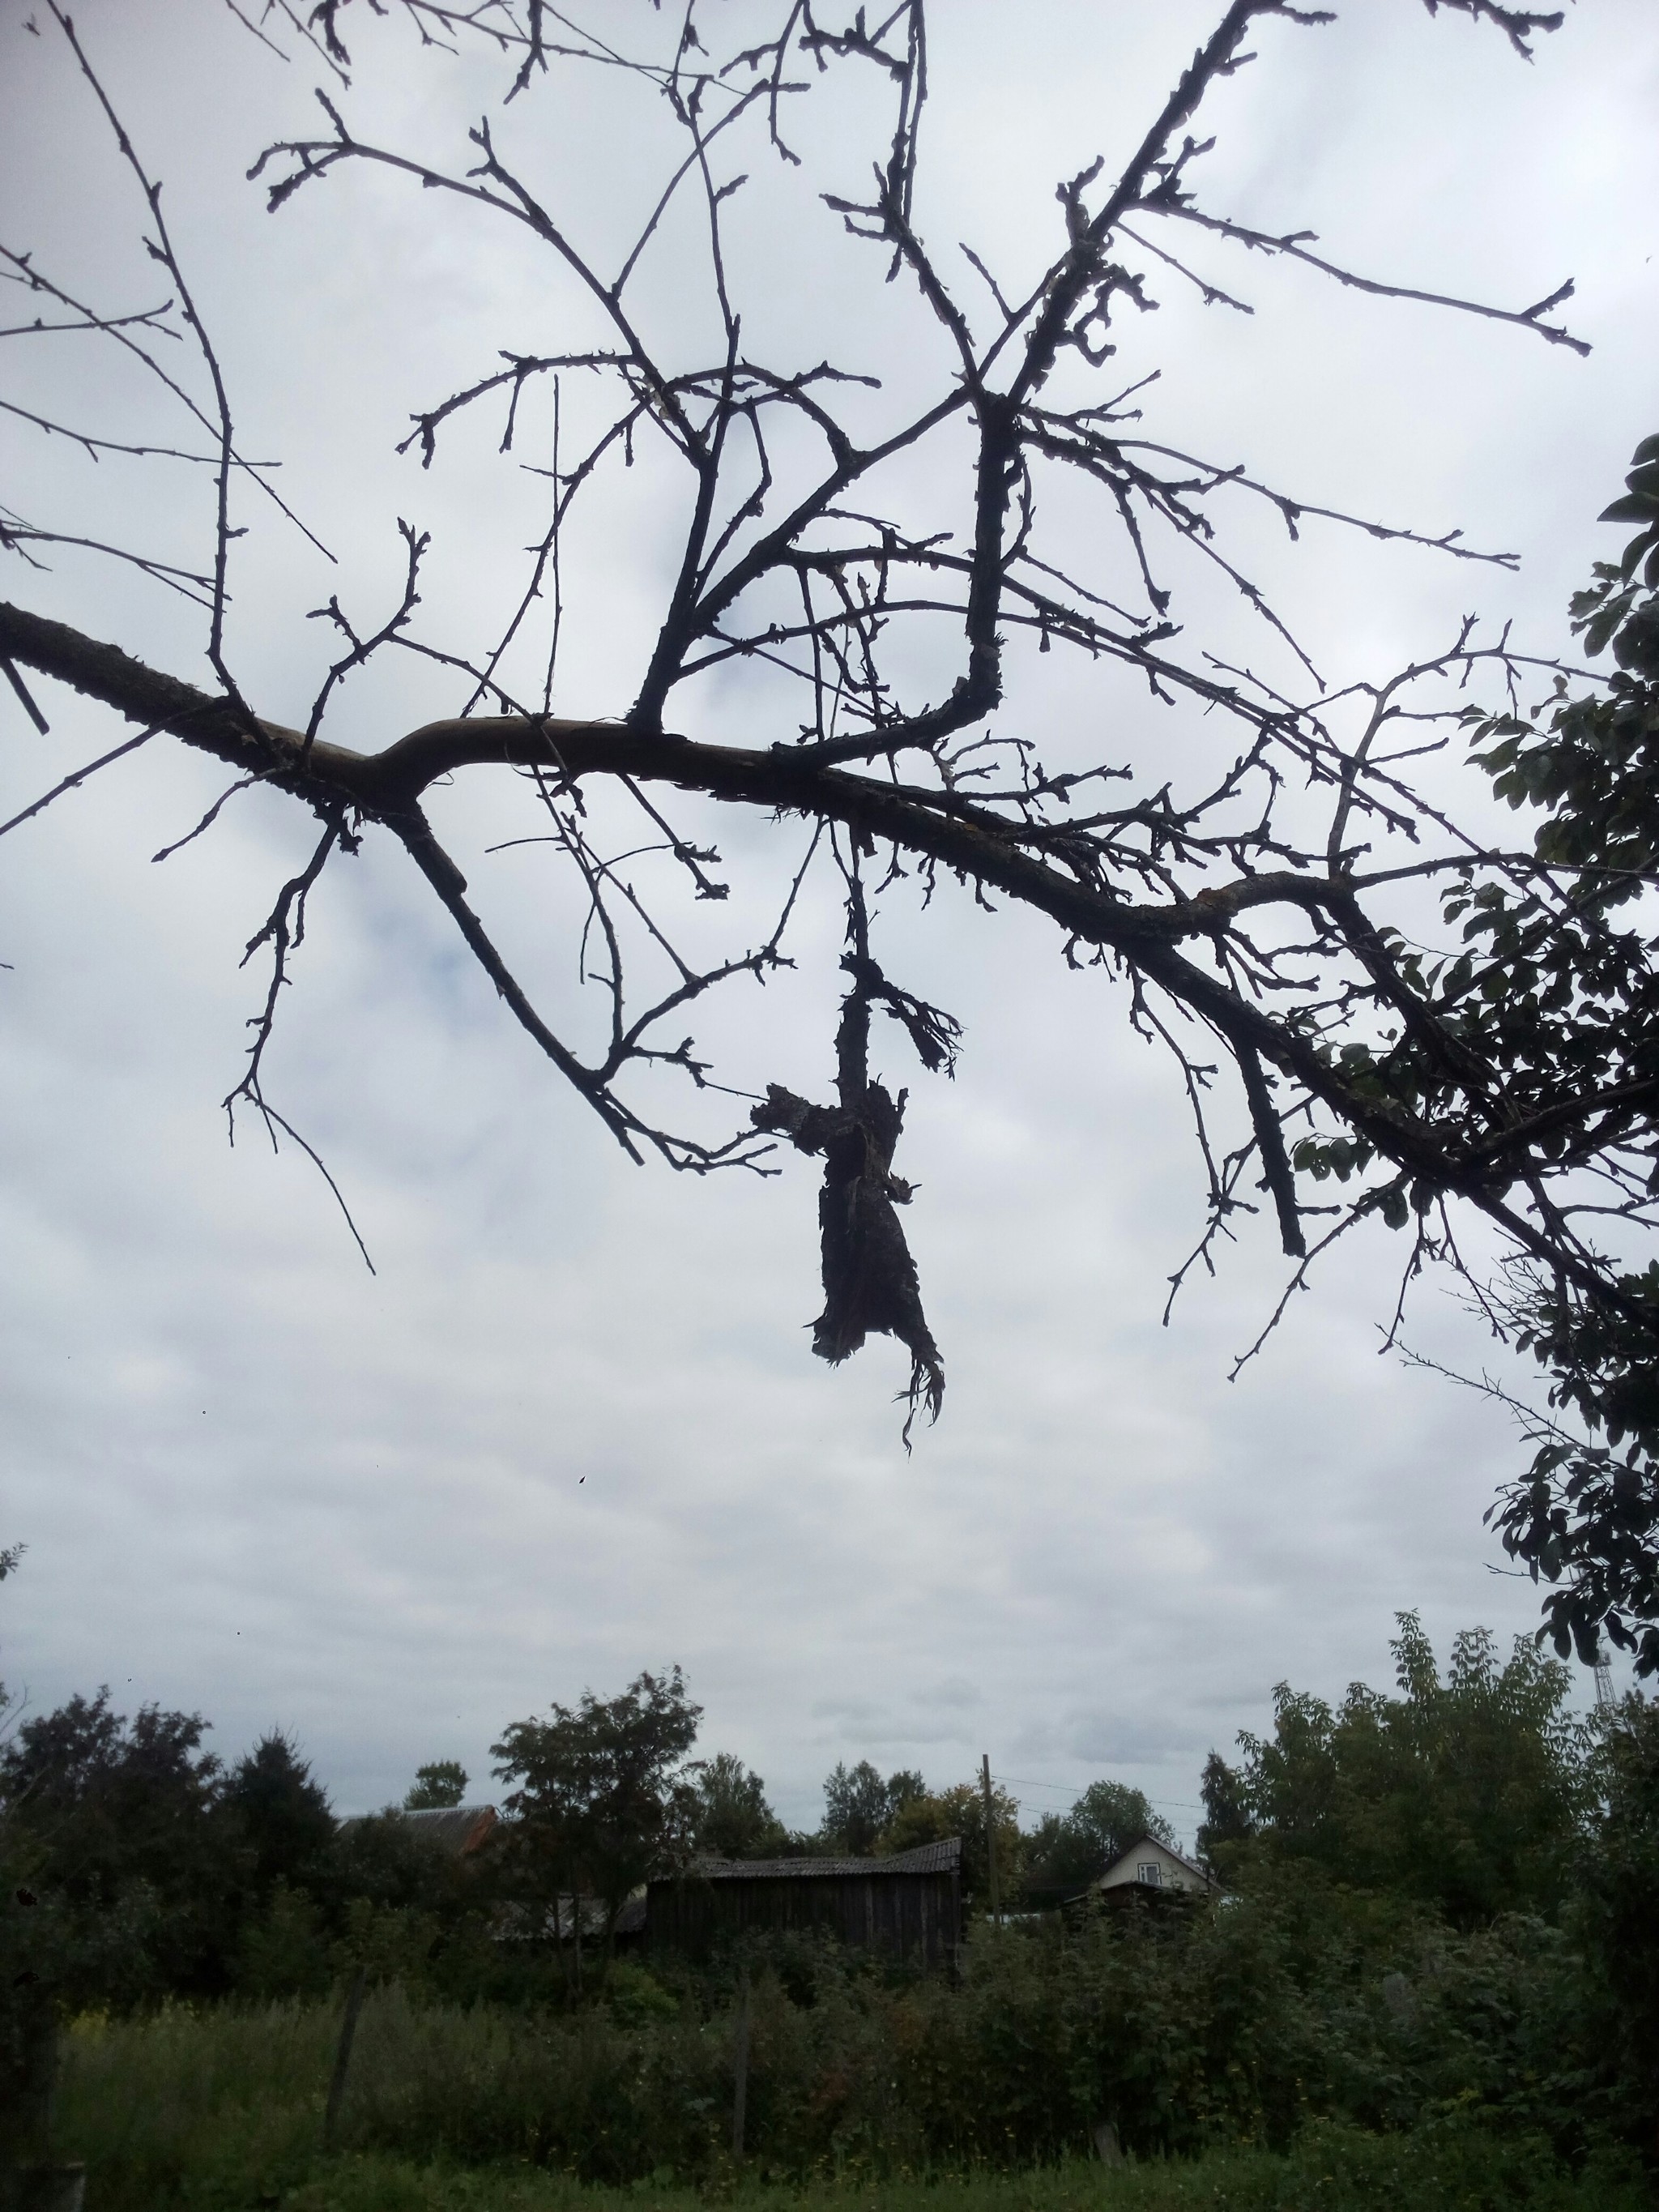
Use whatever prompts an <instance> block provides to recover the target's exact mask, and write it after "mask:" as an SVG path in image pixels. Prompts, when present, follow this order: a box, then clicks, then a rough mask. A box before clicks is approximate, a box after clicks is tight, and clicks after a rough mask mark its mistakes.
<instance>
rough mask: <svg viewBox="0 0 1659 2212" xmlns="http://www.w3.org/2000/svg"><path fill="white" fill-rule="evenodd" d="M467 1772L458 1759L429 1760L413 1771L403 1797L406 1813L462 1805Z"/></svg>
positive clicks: (438, 1810)
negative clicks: (412, 1778) (413, 1774)
mask: <svg viewBox="0 0 1659 2212" xmlns="http://www.w3.org/2000/svg"><path fill="white" fill-rule="evenodd" d="M466 1784H467V1773H466V1769H465V1767H464V1766H463V1765H461V1763H460V1761H459V1759H429V1760H428V1762H427V1764H426V1765H424V1766H417V1767H416V1770H415V1779H414V1781H413V1782H412V1783H411V1784H410V1788H409V1790H408V1792H407V1794H406V1795H405V1796H404V1812H405V1813H428V1812H441V1811H442V1810H443V1809H444V1808H446V1807H447V1806H451V1805H459V1804H461V1803H462V1802H464V1801H465V1796H466Z"/></svg>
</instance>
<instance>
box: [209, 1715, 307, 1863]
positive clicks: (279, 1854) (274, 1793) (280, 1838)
mask: <svg viewBox="0 0 1659 2212" xmlns="http://www.w3.org/2000/svg"><path fill="white" fill-rule="evenodd" d="M222 1808H223V1812H224V1815H225V1817H226V1819H227V1820H228V1821H229V1823H230V1825H231V1827H232V1830H233V1832H234V1835H235V1837H236V1838H237V1841H238V1843H239V1844H240V1846H241V1847H242V1849H243V1850H244V1851H246V1854H247V1855H248V1858H249V1862H250V1865H249V1875H250V1886H251V1887H252V1889H253V1891H254V1892H255V1893H257V1894H258V1895H259V1896H261V1897H263V1896H264V1895H265V1894H266V1893H268V1892H269V1891H270V1889H271V1887H273V1886H274V1885H275V1884H276V1882H278V1881H284V1882H287V1883H288V1884H289V1887H297V1888H310V1889H314V1888H315V1887H317V1885H318V1883H319V1881H321V1880H323V1879H324V1878H325V1874H326V1861H327V1858H328V1855H329V1853H330V1851H331V1850H332V1848H333V1844H334V1832H335V1822H334V1815H333V1814H332V1813H331V1811H330V1810H329V1804H328V1792H327V1791H326V1790H325V1789H323V1787H322V1785H321V1784H319V1783H318V1782H315V1781H313V1779H312V1774H311V1768H310V1765H309V1764H308V1762H307V1760H305V1759H302V1758H301V1756H300V1753H299V1751H298V1749H297V1747H295V1743H294V1741H293V1739H292V1737H291V1736H289V1735H284V1734H283V1732H282V1730H280V1729H271V1730H270V1733H269V1734H267V1735H263V1736H261V1737H260V1739H259V1741H258V1743H257V1744H255V1746H254V1747H253V1748H252V1751H250V1752H249V1753H247V1754H246V1756H245V1757H244V1758H242V1759H238V1761H237V1762H236V1764H235V1765H234V1767H233V1768H232V1769H231V1771H230V1773H229V1775H228V1778H227V1779H226V1781H225V1784H224V1789H223V1791H222Z"/></svg>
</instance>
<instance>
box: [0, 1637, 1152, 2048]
mask: <svg viewBox="0 0 1659 2212" xmlns="http://www.w3.org/2000/svg"><path fill="white" fill-rule="evenodd" d="M701 1720H702V1709H701V1708H700V1707H699V1706H698V1705H696V1704H695V1703H694V1702H693V1701H692V1699H691V1698H690V1692H689V1691H688V1689H687V1686H686V1684H685V1680H684V1675H683V1674H682V1673H681V1671H680V1670H679V1669H678V1668H671V1669H669V1670H667V1671H666V1672H665V1673H662V1674H651V1673H649V1672H647V1673H643V1674H640V1675H639V1676H638V1677H637V1678H636V1679H635V1680H634V1681H633V1682H631V1683H629V1685H628V1686H627V1687H626V1688H625V1689H624V1690H623V1691H622V1692H620V1693H618V1694H617V1696H615V1697H612V1698H600V1697H598V1696H596V1695H594V1694H593V1693H592V1692H586V1693H585V1694H584V1695H583V1697H582V1698H581V1699H580V1700H579V1701H578V1702H577V1703H576V1704H575V1705H570V1706H566V1705H557V1704H556V1705H553V1706H552V1707H551V1708H550V1711H548V1712H547V1713H546V1714H545V1715H544V1716H540V1717H534V1718H529V1719H525V1720H521V1721H516V1722H514V1723H512V1724H511V1725H509V1726H508V1727H507V1729H504V1730H503V1732H502V1735H501V1738H500V1740H499V1741H498V1742H497V1743H496V1744H495V1746H494V1747H493V1750H494V1758H495V1765H494V1770H493V1771H494V1776H495V1780H496V1782H497V1783H499V1784H505V1785H507V1786H506V1788H505V1790H504V1791H503V1792H501V1794H500V1808H499V1809H500V1812H501V1816H502V1817H501V1820H500V1822H499V1824H498V1826H496V1828H495V1831H494V1832H493V1833H492V1834H491V1835H490V1837H489V1839H488V1842H487V1843H486V1844H485V1845H484V1847H483V1849H482V1850H479V1851H477V1852H476V1853H471V1854H469V1855H468V1856H467V1857H466V1858H465V1859H462V1858H460V1857H458V1856H457V1855H456V1854H455V1853H454V1852H453V1851H447V1850H444V1849H443V1848H442V1847H441V1845H438V1844H435V1842H434V1840H433V1838H432V1836H431V1832H430V1830H429V1827H428V1825H427V1824H425V1823H422V1822H417V1821H411V1820H407V1819H405V1818H404V1817H403V1816H404V1814H409V1813H418V1812H430V1811H441V1810H443V1809H446V1808H457V1807H459V1806H460V1805H461V1804H462V1803H463V1802H464V1801H465V1798H466V1796H467V1792H468V1790H469V1785H470V1783H471V1777H470V1776H469V1775H468V1773H467V1771H466V1770H465V1767H463V1766H462V1765H460V1764H459V1762H458V1761H455V1760H453V1759H435V1760H432V1761H430V1762H428V1763H427V1764H425V1765H422V1766H421V1767H420V1768H419V1769H418V1770H417V1771H416V1776H415V1778H414V1781H413V1782H412V1784H410V1788H409V1790H408V1791H407V1793H406V1794H405V1796H404V1801H403V1803H402V1805H401V1806H398V1807H387V1808H385V1809H384V1810H383V1811H382V1812H380V1813H379V1814H372V1815H368V1816H366V1817H361V1818H352V1819H346V1820H341V1819H339V1818H337V1816H336V1814H335V1812H334V1810H333V1808H332V1807H331V1803H330V1800H329V1796H328V1792H327V1790H325V1787H324V1785H323V1784H321V1783H320V1782H319V1780H318V1779H317V1778H316V1777H315V1775H314V1774H313V1772H312V1771H311V1767H310V1765H309V1763H308V1761H307V1759H306V1758H305V1756H304V1755H303V1753H302V1752H301V1749H300V1747H298V1746H297V1745H296V1744H295V1741H294V1740H293V1738H292V1737H291V1736H290V1735H287V1734H284V1733H283V1732H281V1731H279V1730H272V1731H270V1732H269V1733H267V1734H266V1735H264V1736H262V1737H261V1738H260V1739H259V1741H258V1742H257V1743H256V1744H255V1745H254V1746H253V1747H252V1749H250V1750H249V1751H247V1752H246V1753H244V1754H243V1755H242V1756H241V1757H240V1758H239V1759H234V1760H232V1761H230V1762H228V1763H226V1762H224V1761H222V1760H221V1759H219V1758H218V1757H217V1756H216V1754H215V1753H213V1752H211V1751H210V1750H209V1749H208V1748H207V1747H206V1738H207V1735H208V1733H209V1729H210V1723H208V1722H207V1721H206V1720H205V1719H204V1717H203V1716H202V1715H201V1714H199V1713H185V1712H179V1711H164V1710H162V1709H161V1707H159V1706H157V1705H144V1706H143V1707H141V1708H140V1710H139V1711H137V1713H136V1714H135V1715H133V1716H131V1717H128V1716H126V1715H125V1714H122V1713H120V1712H118V1711H116V1710H115V1708H114V1706H113V1705H112V1700H111V1697H110V1693H109V1691H108V1690H107V1689H100V1691H99V1692H97V1693H96V1695H95V1696H92V1697H86V1696H80V1695H77V1696H75V1697H72V1698H71V1699H69V1700H68V1702H67V1703H65V1704H64V1705H62V1706H60V1707H59V1708H58V1710H57V1711H52V1712H50V1713H45V1714H40V1715H37V1716H34V1717H22V1716H21V1715H19V1716H18V1717H17V1718H16V1724H15V1727H14V1728H13V1729H12V1730H11V1731H10V1733H9V1736H8V1738H7V1740H6V1741H3V1743H0V1855H3V1858H4V1861H5V1867H4V1871H5V1874H6V1876H7V1892H8V1897H9V1905H8V1910H7V1916H6V1917H7V1923H8V1926H9V1943H8V1946H7V1948H8V1949H9V1951H10V1952H11V1954H13V1955H12V1959H11V1960H10V1962H9V1963H10V1965H11V1969H12V1971H11V1973H10V1975H9V1977H8V1978H9V1981H10V1982H12V1983H13V1984H16V1977H17V1976H18V1975H19V1974H23V1975H25V1976H27V1977H28V1978H27V1979H26V1980H25V1981H24V1982H23V1983H22V1984H21V1987H22V1988H24V1989H30V1988H37V1987H38V1988H39V1989H40V1991H41V1992H42V1993H43V1994H44V1993H45V1992H46V1991H47V1990H50V1991H52V1993H53V1996H54V2001H56V2002H61V2003H63V2004H64V2005H66V2006H68V2007H70V2008H76V2007H85V2006H88V2005H94V2006H99V2007H112V2008H116V2009H118V2010H120V2009H131V2008H135V2007H142V2006H143V2005H145V2004H149V2003H154V2002H158V2001H160V2000H161V1999H164V1998H167V1997H170V1996H171V1997H183V1998H188V1999H196V2000H212V1999H216V1998H220V1997H226V1996H244V1997H270V1996H282V1995H288V1994H293V1993H298V1992H304V1991H321V1990H325V1989H326V1988H327V1987H328V1986H329V1985H330V1984H331V1981H332V1980H334V1979H335V1978H337V1977H338V1976H339V1975H340V1974H341V1973H342V1972H344V1971H346V1970H347V1968H348V1966H350V1965H353V1964H367V1965H368V1966H370V1967H371V1968H372V1969H373V1970H374V1971H375V1972H377V1973H379V1974H380V1975H382V1976H384V1977H389V1978H396V1977H398V1975H401V1974H404V1973H406V1972H422V1973H424V1972H428V1971H432V1972H437V1973H438V1975H439V1977H440V1978H441V1979H442V1980H444V1981H445V1982H446V1984H447V1985H449V1986H451V1987H452V1988H454V1989H457V1990H461V1989H468V1990H476V1991H477V1993H478V1994H481V1995H482V1994H491V1995H498V1996H503V1995H514V1996H528V1995H532V1994H540V1995H543V1996H547V1995H550V1994H556V1992H558V1991H560V1990H565V1989H566V1988H567V1985H568V1984H569V1983H570V1982H571V1981H572V1980H573V1978H574V1980H576V1981H578V1982H579V1981H580V1977H581V1972H582V1969H581V1965H580V1960H581V1955H582V1951H583V1944H584V1938H586V1949H587V1952H588V1954H589V1958H590V1960H591V1961H592V1963H593V1964H594V1965H597V1966H599V1969H600V1971H601V1972H602V1971H603V1962H604V1960H605V1958H606V1957H607V1956H608V1954H609V1952H610V1949H611V1935H612V1931H613V1929H614V1927H615V1923H616V1921H617V1915H618V1913H619V1912H620V1911H621V1909H622V1906H623V1904H624V1903H625V1902H626V1900H627V1899H628V1898H629V1896H630V1895H631V1894H633V1893H635V1891H636V1890H637V1889H638V1888H639V1887H640V1886H641V1884H643V1883H645V1882H646V1881H649V1880H650V1879H651V1878H652V1877H653V1875H660V1874H668V1873H673V1872H676V1871H684V1870H686V1869H690V1868H691V1867H692V1866H693V1865H694V1864H695V1863H696V1861H697V1860H698V1859H699V1858H702V1857H716V1858H738V1859H753V1860H764V1859H768V1858H775V1857H828V1856H845V1855H854V1856H860V1857H862V1856H866V1855H869V1854H887V1853H890V1852H894V1851H901V1850H910V1849H912V1848H914V1847H915V1845H917V1844H923V1843H927V1842H932V1841H935V1840H939V1839H941V1838H945V1837H950V1836H959V1837H960V1838H962V1840H963V1873H964V1886H965V1888H966V1890H967V1892H968V1893H969V1898H970V1899H973V1900H974V1901H975V1903H982V1901H983V1899H984V1898H985V1896H986V1893H987V1881H988V1857H987V1840H986V1838H987V1826H986V1801H985V1797H984V1795H983V1792H982V1790H981V1787H980V1785H979V1784H976V1783H968V1782H964V1783H962V1784H957V1785H955V1786H952V1787H947V1788H943V1789H939V1790H930V1789H929V1788H928V1787H927V1784H926V1783H925V1782H924V1780H923V1778H922V1777H921V1774H919V1773H916V1772H913V1771H898V1772H895V1773H892V1774H890V1775H887V1776H885V1777H884V1776H883V1775H882V1774H881V1773H880V1772H879V1771H878V1769H877V1768H876V1767H875V1766H874V1765H872V1764H871V1763H870V1761H868V1760H867V1759H861V1760H860V1761H858V1762H857V1763H856V1764H854V1765H851V1766H849V1765H847V1764H846V1763H844V1762H842V1763H838V1764H837V1765H836V1767H835V1769H834V1770H833V1771H832V1772H831V1773H830V1774H829V1776H828V1777H827V1778H826V1779H825V1782H824V1784H823V1818H822V1820H821V1821H820V1823H819V1825H818V1826H817V1828H815V1829H812V1830H810V1831H809V1830H799V1829H791V1828H789V1827H787V1826H786V1825H785V1823H784V1822H783V1821H782V1820H781V1819H780V1818H779V1816H778V1814H777V1813H776V1812H775V1810H774V1808H773V1807H772V1805H771V1803H770V1802H769V1799H768V1796H767V1794H766V1785H765V1783H764V1781H763V1778H762V1777H761V1776H759V1775H758V1774H757V1773H756V1772H755V1771H753V1770H752V1769H751V1768H750V1767H749V1766H747V1765H745V1764H744V1762H743V1761H742V1760H741V1759H738V1758H736V1757H735V1756H733V1755H732V1753H729V1752H714V1753H710V1754H709V1755H708V1756H706V1757H701V1758H699V1757H696V1756H694V1755H693V1754H694V1753H695V1750H696V1739H697V1733H698V1729H699V1725H700V1723H701ZM992 1815H993V1821H994V1826H995V1831H996V1847H997V1853H998V1866H999V1872H1000V1878H1001V1883H1002V1887H1003V1892H1004V1894H1005V1896H1006V1898H1008V1899H1010V1900H1011V1901H1012V1900H1018V1899H1019V1898H1020V1897H1021V1896H1022V1895H1023V1894H1024V1892H1025V1890H1026V1888H1027V1887H1032V1888H1034V1889H1035V1890H1036V1891H1038V1892H1041V1893H1068V1892H1072V1891H1075V1890H1079V1889H1081V1888H1082V1887H1084V1886H1085V1884H1086V1883H1087V1882H1088V1881H1090V1880H1091V1879H1092V1878H1093V1876H1094V1875H1097V1874H1098V1873H1100V1872H1102V1871H1103V1869H1104V1868H1105V1867H1106V1866H1107V1865H1108V1864H1109V1862H1110V1860H1111V1859H1112V1858H1113V1857H1115V1856H1116V1855H1117V1854H1118V1852H1119V1851H1121V1850H1123V1849H1126V1848H1127V1846H1128V1845H1129V1844H1131V1843H1133V1841H1134V1840H1135V1839H1136V1838H1137V1837H1138V1836H1139V1835H1141V1834H1143V1833H1146V1832H1152V1833H1154V1834H1157V1835H1159V1836H1161V1837H1163V1838H1165V1839H1167V1840H1173V1838H1172V1837H1171V1835H1170V1830H1169V1827H1168V1826H1167V1824H1166V1823H1165V1822H1164V1821H1163V1820H1161V1819H1160V1818H1159V1816H1158V1814H1157V1813H1156V1812H1155V1811H1154V1810H1153V1808H1152V1806H1151V1805H1150V1804H1149V1803H1148V1802H1147V1801H1146V1797H1145V1796H1143V1795H1142V1794H1141V1792H1140V1791H1139V1790H1133V1789H1131V1788H1129V1787H1127V1785H1125V1784H1121V1783H1115V1782H1109V1781H1102V1782H1098V1783H1096V1784H1093V1785H1092V1786H1091V1788H1090V1789H1089V1790H1086V1791H1085V1792H1084V1794H1083V1795H1082V1796H1081V1797H1080V1798H1079V1801H1078V1803H1077V1804H1076V1805H1075V1806H1074V1807H1073V1809H1072V1811H1071V1812H1070V1813H1068V1814H1062V1815H1054V1814H1049V1815H1047V1816H1045V1817H1044V1818H1043V1819H1042V1820H1041V1821H1040V1822H1039V1823H1038V1824H1037V1826H1036V1828H1035V1829H1034V1830H1032V1831H1030V1832H1025V1831H1024V1830H1022V1828H1021V1827H1020V1825H1019V1820H1018V1806H1017V1804H1016V1802H1015V1801H1014V1800H1013V1799H1012V1796H1010V1795H1009V1794H1008V1792H1007V1791H1006V1790H1002V1789H998V1790H995V1791H994V1793H993V1798H992ZM561 1937H562V1939H563V1940H562V1942H561Z"/></svg>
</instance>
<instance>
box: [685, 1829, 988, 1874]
mask: <svg viewBox="0 0 1659 2212" xmlns="http://www.w3.org/2000/svg"><path fill="white" fill-rule="evenodd" d="M961 1864H962V1838H961V1837H960V1836H950V1837H947V1838H945V1841H944V1842H943V1843H939V1844H918V1845H917V1846H916V1848H915V1850H913V1851H895V1852H893V1853H892V1854H891V1856H890V1857H887V1858H884V1859H857V1858H842V1859H697V1860H695V1861H694V1862H693V1863H692V1866H691V1870H690V1871H691V1879H692V1880H693V1881H835V1880H836V1879H837V1878H839V1879H841V1880H843V1881H844V1880H845V1879H846V1878H847V1877H848V1875H902V1874H955V1873H956V1872H957V1869H959V1868H960V1866H961Z"/></svg>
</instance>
